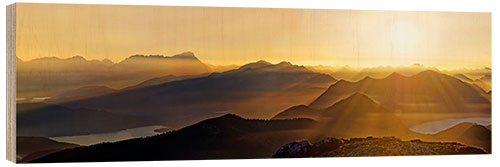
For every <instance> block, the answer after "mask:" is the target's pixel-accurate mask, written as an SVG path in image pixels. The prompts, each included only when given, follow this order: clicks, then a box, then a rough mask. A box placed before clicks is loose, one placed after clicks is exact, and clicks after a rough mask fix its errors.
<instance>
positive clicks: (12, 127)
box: [6, 4, 16, 162]
mask: <svg viewBox="0 0 500 167" xmlns="http://www.w3.org/2000/svg"><path fill="white" fill-rule="evenodd" d="M6 15H7V28H6V29H7V42H6V43H7V75H6V76H7V91H6V92H7V135H6V136H7V146H6V147H7V160H9V161H11V162H16V4H12V5H9V6H7V14H6Z"/></svg>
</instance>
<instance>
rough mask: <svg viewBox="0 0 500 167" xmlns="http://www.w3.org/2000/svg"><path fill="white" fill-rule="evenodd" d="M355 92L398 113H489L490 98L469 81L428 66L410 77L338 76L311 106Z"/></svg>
mask: <svg viewBox="0 0 500 167" xmlns="http://www.w3.org/2000/svg"><path fill="white" fill-rule="evenodd" d="M354 92H361V93H363V94H366V95H368V96H370V97H372V98H373V99H374V100H376V101H377V102H378V103H379V104H380V105H381V106H383V107H385V108H387V109H389V110H391V111H394V112H400V113H401V114H407V113H419V114H426V113H476V114H477V113H483V114H489V113H491V102H490V101H489V100H488V99H486V98H485V97H484V94H481V92H478V91H476V90H475V89H474V88H473V87H472V86H471V85H470V84H467V83H465V82H462V81H461V80H459V79H456V78H454V77H450V76H448V75H445V74H441V73H438V72H435V71H430V70H427V71H423V72H420V73H418V74H416V75H413V76H411V77H405V76H403V75H400V74H398V73H392V74H391V75H389V76H387V77H386V78H383V79H373V78H370V77H366V78H364V79H362V80H360V81H359V82H348V81H344V80H340V81H338V82H336V83H335V84H333V85H331V86H330V87H329V88H328V90H326V91H325V92H324V93H323V94H322V95H321V96H319V97H318V98H317V99H316V100H315V101H313V102H312V103H311V104H310V107H311V108H313V109H321V108H326V107H329V106H331V105H332V104H335V103H336V102H338V101H340V100H341V99H344V98H345V97H347V96H349V95H351V94H353V93H354ZM429 104H432V105H429Z"/></svg>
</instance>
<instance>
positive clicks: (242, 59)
mask: <svg viewBox="0 0 500 167" xmlns="http://www.w3.org/2000/svg"><path fill="white" fill-rule="evenodd" d="M185 51H192V52H194V53H195V55H196V56H197V57H198V58H199V59H200V60H201V61H203V62H205V63H209V64H213V65H227V64H246V63H248V62H251V61H257V60H267V61H270V62H273V63H277V62H280V61H290V62H292V63H294V64H301V65H319V64H322V65H349V66H352V67H366V66H379V65H392V66H398V65H411V64H415V63H419V64H423V65H426V66H436V67H438V68H462V67H463V68H476V67H491V14H490V13H456V12H403V11H361V10H317V9H314V10H311V9H266V8H214V7H167V6H111V5H53V4H50V5H49V4H26V3H21V4H18V5H17V56H18V57H19V58H21V59H22V60H31V59H34V58H39V57H52V56H55V57H61V58H68V57H72V56H75V55H80V56H83V57H85V58H87V59H99V60H101V59H104V58H108V59H110V60H112V61H114V62H119V61H121V60H123V59H125V58H127V57H129V56H130V55H133V54H147V55H149V54H163V55H173V54H177V53H181V52H185Z"/></svg>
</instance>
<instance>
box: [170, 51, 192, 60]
mask: <svg viewBox="0 0 500 167" xmlns="http://www.w3.org/2000/svg"><path fill="white" fill-rule="evenodd" d="M172 58H180V59H198V58H196V56H194V53H193V52H183V53H181V54H176V55H174V56H172Z"/></svg>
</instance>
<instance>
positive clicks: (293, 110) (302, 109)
mask: <svg viewBox="0 0 500 167" xmlns="http://www.w3.org/2000/svg"><path fill="white" fill-rule="evenodd" d="M317 114H318V113H317V111H315V110H313V109H312V108H310V107H308V106H306V105H298V106H293V107H290V108H288V109H286V110H285V111H282V112H280V113H278V114H276V115H275V116H274V117H273V118H272V119H293V118H311V119H315V118H316V117H317Z"/></svg>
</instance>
